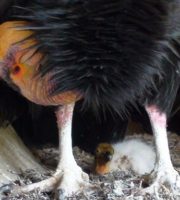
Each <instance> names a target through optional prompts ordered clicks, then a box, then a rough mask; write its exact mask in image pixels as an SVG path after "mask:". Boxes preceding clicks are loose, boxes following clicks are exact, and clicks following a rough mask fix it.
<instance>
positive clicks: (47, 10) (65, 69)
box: [23, 0, 180, 114]
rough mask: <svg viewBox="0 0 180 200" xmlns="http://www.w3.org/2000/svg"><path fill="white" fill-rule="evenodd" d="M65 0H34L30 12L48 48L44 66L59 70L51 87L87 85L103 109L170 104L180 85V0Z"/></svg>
mask: <svg viewBox="0 0 180 200" xmlns="http://www.w3.org/2000/svg"><path fill="white" fill-rule="evenodd" d="M62 2H63V3H62ZM65 2H66V1H56V2H54V1H53V4H51V6H49V4H47V3H41V1H34V6H32V7H31V9H30V11H28V10H27V12H26V15H23V19H25V20H28V21H29V22H31V23H30V25H29V26H28V27H26V28H28V29H31V30H33V31H35V35H33V37H35V38H36V39H37V40H38V41H39V44H40V45H41V47H40V50H41V51H43V53H44V54H45V55H46V56H47V62H46V63H45V64H44V65H43V66H42V67H41V68H40V73H41V74H42V76H44V75H46V74H47V73H49V72H51V73H52V74H53V76H52V79H51V81H52V82H53V83H54V85H55V87H54V89H53V90H52V91H51V94H50V95H56V94H58V93H61V92H64V91H70V90H76V91H79V92H81V93H82V94H83V95H84V108H91V109H93V110H95V111H97V110H99V109H102V110H104V109H110V110H111V109H113V110H115V111H116V112H118V113H119V114H124V113H126V112H127V108H129V107H133V106H136V104H138V103H139V104H142V105H145V104H152V103H153V104H158V106H159V107H160V108H161V110H162V111H167V112H168V111H169V110H170V108H171V106H172V102H173V99H174V98H175V94H176V91H177V88H178V87H179V74H178V73H177V71H178V70H179V40H178V39H179V38H178V37H177V36H176V37H175V38H173V37H172V35H173V34H171V32H172V31H170V24H171V21H172V19H173V16H172V14H171V13H172V11H174V10H175V9H174V8H172V2H173V3H175V2H178V3H177V5H178V6H179V5H180V4H179V1H164V0H143V1H137V0H121V1H120V0H111V1H109V0H84V1H80V0H79V1H71V2H70V3H68V2H67V3H65ZM172 9H174V10H172ZM178 16H179V15H177V16H176V17H178ZM177 32H178V31H177ZM39 44H38V45H39ZM38 47H39V46H38ZM168 95H170V97H168ZM166 97H167V99H164V98H166Z"/></svg>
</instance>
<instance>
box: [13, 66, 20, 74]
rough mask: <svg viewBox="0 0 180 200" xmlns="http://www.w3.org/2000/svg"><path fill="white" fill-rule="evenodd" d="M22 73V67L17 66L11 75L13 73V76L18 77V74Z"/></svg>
mask: <svg viewBox="0 0 180 200" xmlns="http://www.w3.org/2000/svg"><path fill="white" fill-rule="evenodd" d="M20 71H21V67H20V66H19V65H15V66H14V67H13V68H12V71H11V73H12V74H13V75H17V74H19V73H20Z"/></svg>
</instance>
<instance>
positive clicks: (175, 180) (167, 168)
mask: <svg viewBox="0 0 180 200" xmlns="http://www.w3.org/2000/svg"><path fill="white" fill-rule="evenodd" d="M146 111H147V113H148V115H149V118H150V122H151V126H152V130H153V134H154V138H155V145H156V156H157V159H156V165H155V169H154V171H153V172H152V174H151V175H150V176H151V180H152V182H151V185H150V186H149V187H148V188H146V189H145V191H146V192H149V193H152V192H154V190H157V189H158V188H159V187H160V186H161V184H164V185H165V186H167V187H169V188H170V189H171V190H172V191H173V192H174V194H175V195H180V176H179V174H178V172H177V171H176V170H175V169H174V167H173V165H172V162H171V158H170V152H169V147H168V139H167V130H166V126H167V124H166V123H167V117H166V114H165V113H163V112H160V110H159V109H158V107H157V106H155V105H149V106H146Z"/></svg>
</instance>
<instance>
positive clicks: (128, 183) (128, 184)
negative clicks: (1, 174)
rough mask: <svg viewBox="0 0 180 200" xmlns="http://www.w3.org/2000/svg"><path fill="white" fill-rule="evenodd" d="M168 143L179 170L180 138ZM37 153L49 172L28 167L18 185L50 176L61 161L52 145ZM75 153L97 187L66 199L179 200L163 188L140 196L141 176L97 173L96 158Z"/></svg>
mask: <svg viewBox="0 0 180 200" xmlns="http://www.w3.org/2000/svg"><path fill="white" fill-rule="evenodd" d="M128 137H130V138H132V137H133V138H142V139H145V141H147V142H148V143H153V141H152V136H150V135H147V134H143V135H133V136H128ZM169 146H170V149H171V156H172V161H173V164H174V166H175V168H176V169H177V170H178V171H179V172H180V137H179V136H177V135H176V134H170V135H169ZM32 151H33V152H34V154H35V155H36V156H37V157H38V158H39V159H40V160H41V162H42V163H43V164H44V165H45V166H46V167H47V168H48V173H47V174H44V175H42V174H37V173H36V172H35V171H33V170H28V171H26V172H24V173H22V174H20V179H19V180H17V182H16V184H19V185H24V184H30V183H33V182H37V181H40V180H42V179H45V178H47V177H48V176H50V174H51V173H52V172H53V170H54V169H55V167H56V164H57V161H58V149H57V148H55V147H53V146H45V147H42V148H39V149H37V148H33V149H32ZM74 155H75V158H76V161H77V163H78V164H79V165H80V166H81V167H82V168H83V169H84V171H86V172H87V173H89V175H90V182H91V184H92V185H93V186H94V187H93V188H89V189H87V190H84V191H83V192H82V193H79V194H77V195H74V196H73V197H67V198H64V197H63V196H61V199H67V200H76V199H77V200H156V199H157V200H161V199H162V200H180V196H178V197H177V196H173V195H172V194H171V192H170V191H169V190H168V189H167V188H165V187H163V188H162V189H161V191H160V192H159V193H156V194H153V195H146V196H141V195H138V193H137V191H138V189H139V188H141V184H142V179H141V177H139V176H137V175H136V174H133V173H132V172H130V171H115V172H113V173H109V174H107V175H104V176H98V175H95V174H93V173H92V171H93V170H92V169H93V162H94V157H93V156H92V155H90V154H88V153H86V152H84V151H82V150H80V149H79V148H78V147H75V148H74ZM60 195H61V194H57V193H40V192H39V191H35V192H31V193H30V194H25V195H21V196H11V195H8V196H6V197H4V198H3V200H55V199H57V197H58V196H60Z"/></svg>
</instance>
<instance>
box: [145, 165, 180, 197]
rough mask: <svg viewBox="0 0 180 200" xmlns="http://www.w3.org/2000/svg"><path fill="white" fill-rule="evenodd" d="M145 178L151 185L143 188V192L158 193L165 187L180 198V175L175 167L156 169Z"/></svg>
mask: <svg viewBox="0 0 180 200" xmlns="http://www.w3.org/2000/svg"><path fill="white" fill-rule="evenodd" d="M147 177H148V179H147ZM145 179H146V183H148V185H149V186H148V187H146V188H144V189H142V190H141V192H142V193H143V194H145V193H146V194H147V193H149V194H157V192H158V191H159V189H160V188H162V187H163V188H165V189H167V191H169V192H171V193H172V194H173V195H174V196H175V197H179V198H180V175H179V174H178V172H177V171H176V170H175V169H174V168H170V169H168V168H167V169H159V170H154V171H153V172H152V173H151V174H150V175H149V176H146V178H145ZM147 180H148V182H147Z"/></svg>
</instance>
